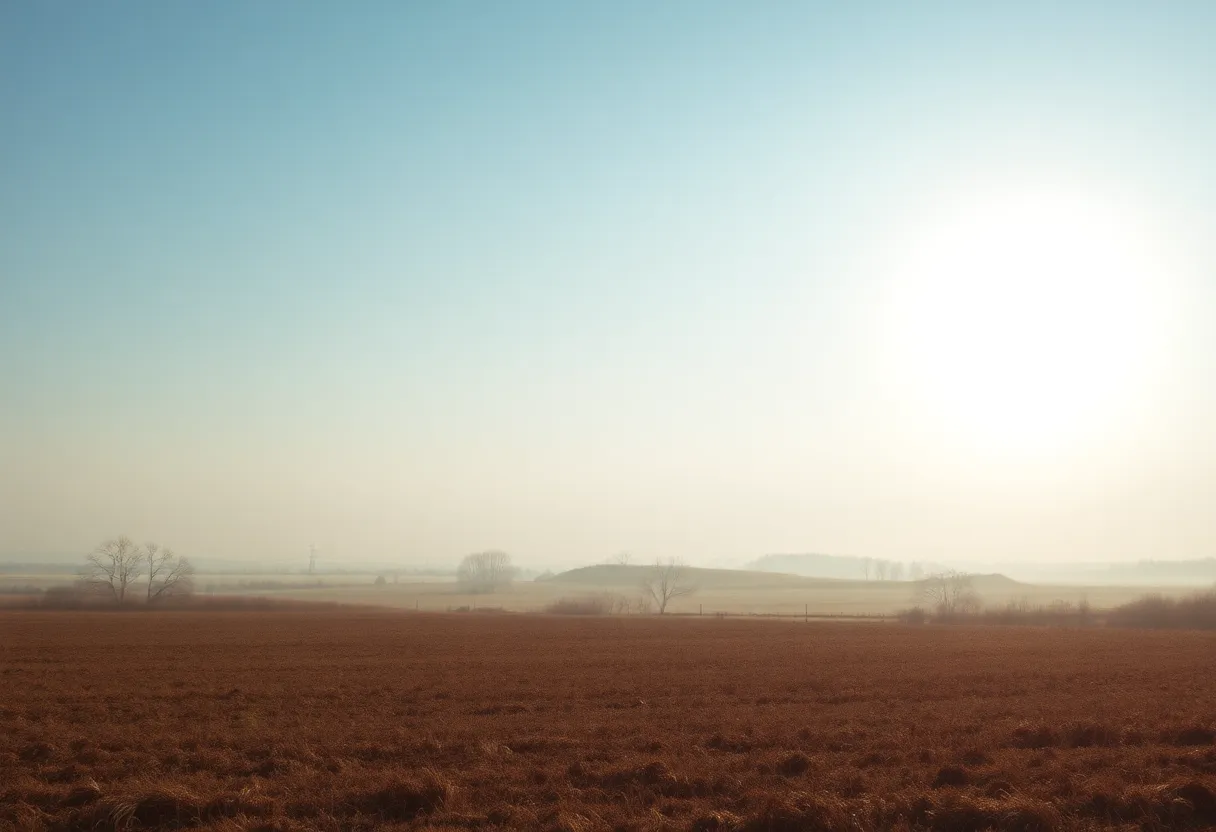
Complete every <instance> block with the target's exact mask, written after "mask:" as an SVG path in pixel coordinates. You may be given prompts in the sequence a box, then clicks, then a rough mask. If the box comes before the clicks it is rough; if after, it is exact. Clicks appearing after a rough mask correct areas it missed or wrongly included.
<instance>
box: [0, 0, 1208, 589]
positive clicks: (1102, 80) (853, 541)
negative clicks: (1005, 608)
mask: <svg viewBox="0 0 1216 832" xmlns="http://www.w3.org/2000/svg"><path fill="white" fill-rule="evenodd" d="M373 12H374V13H373ZM1214 27H1216V7H1209V6H1208V5H1205V4H1179V5H1178V6H1176V7H1174V13H1172V14H1168V15H1166V14H1159V13H1156V12H1155V9H1154V8H1153V7H1151V6H1149V5H1143V6H1134V5H1118V6H1113V5H1111V4H1108V3H1097V2H1076V3H1069V4H1066V5H1064V6H1059V7H1057V6H1053V5H1043V6H1032V7H1025V6H1024V4H1000V5H999V7H996V6H989V5H985V4H961V3H960V4H950V3H936V4H920V3H880V4H877V5H876V6H869V7H866V8H863V7H862V6H861V5H860V4H823V3H809V2H808V3H758V4H726V3H700V2H695V3H694V2H684V0H676V1H675V2H665V3H661V4H653V3H635V2H625V3H611V4H607V3H598V4H597V3H577V4H569V3H556V2H523V3H509V4H508V3H503V4H492V3H475V4H472V5H471V6H469V5H460V6H455V5H449V4H416V3H369V4H356V7H354V8H348V7H346V6H342V5H339V4H252V3H232V2H219V3H207V4H164V3H155V2H143V1H142V0H137V2H134V3H130V4H123V5H121V6H120V5H116V4H109V3H77V4H34V3H27V4H8V5H7V6H6V7H5V8H4V9H3V10H0V103H2V106H3V111H4V112H5V115H6V117H5V135H4V139H3V141H2V142H0V181H3V183H4V184H3V187H2V188H0V560H2V561H9V562H18V561H19V562H50V561H62V562H72V561H77V560H79V559H80V557H81V555H82V553H85V552H88V551H90V550H91V549H92V548H93V547H94V546H95V545H96V544H97V543H98V542H99V541H101V540H104V539H107V538H110V537H112V536H114V535H116V534H129V535H131V536H132V537H133V538H135V539H136V540H138V541H141V542H142V541H145V540H149V539H151V540H156V541H161V542H166V543H171V544H172V546H173V547H174V548H175V550H177V551H178V552H182V553H187V554H189V555H190V556H191V557H192V558H194V559H195V560H196V561H197V562H198V563H199V564H200V566H206V565H207V564H208V563H211V564H213V565H215V567H216V568H227V569H233V568H237V567H239V566H241V565H248V566H251V567H252V566H255V565H256V566H257V567H258V568H261V567H262V566H263V565H271V566H275V567H282V566H284V565H290V567H291V568H296V569H302V568H304V567H305V566H306V564H307V561H308V557H309V552H310V547H312V546H315V547H316V549H317V551H318V552H319V553H320V555H319V557H320V562H321V563H322V565H323V567H324V568H325V569H329V570H332V569H340V568H343V567H354V566H357V565H361V564H362V565H366V564H395V565H398V566H401V567H410V568H415V569H422V568H437V569H452V568H454V565H455V564H456V563H457V562H458V561H459V560H460V559H461V557H462V556H464V555H465V554H467V553H469V552H477V551H482V550H485V549H489V548H494V549H502V550H505V551H507V552H510V553H511V554H512V555H513V557H514V559H515V562H516V563H517V564H520V565H523V566H526V567H529V568H532V569H535V570H540V569H545V568H551V569H554V570H557V569H561V568H568V567H574V566H580V565H586V564H589V563H596V562H600V561H602V560H603V559H604V558H605V557H607V556H609V555H611V554H612V553H614V552H619V551H630V552H633V553H635V557H636V558H637V562H651V561H653V560H654V559H655V558H659V557H662V558H668V557H675V558H681V559H683V560H685V561H687V562H689V563H692V564H697V565H704V566H731V567H743V566H746V565H748V564H751V563H753V562H754V561H756V560H757V559H758V558H761V557H763V556H764V555H766V554H775V553H812V552H816V553H832V554H835V555H840V556H850V557H867V558H877V559H886V560H890V561H899V562H901V563H909V564H910V563H911V562H913V561H917V562H924V563H934V564H945V565H949V566H958V567H963V568H968V569H972V570H974V571H982V572H996V571H1000V572H1003V573H1005V574H1008V575H1010V576H1013V577H1024V579H1026V580H1059V581H1065V580H1067V581H1073V582H1077V583H1084V582H1094V583H1100V582H1110V583H1120V582H1124V583H1165V584H1169V583H1179V584H1190V583H1198V582H1202V581H1204V580H1207V581H1208V582H1210V581H1211V580H1212V578H1205V577H1204V575H1205V574H1206V573H1205V572H1204V570H1205V569H1207V568H1208V566H1204V565H1200V566H1193V565H1192V566H1179V567H1174V566H1168V565H1166V566H1161V565H1158V566H1145V565H1143V564H1141V565H1137V564H1138V563H1139V562H1141V561H1147V560H1156V561H1163V562H1165V561H1168V562H1174V561H1184V560H1193V559H1202V558H1210V557H1212V556H1213V555H1216V523H1213V522H1212V519H1211V517H1212V506H1213V501H1214V500H1216V432H1214V431H1213V427H1212V426H1213V425H1216V328H1213V327H1212V326H1211V322H1212V321H1214V320H1216V279H1214V277H1213V275H1214V274H1216V249H1214V247H1213V240H1216V233H1213V231H1214V229H1213V228H1212V218H1213V217H1216V203H1214V200H1216V157H1214V156H1213V154H1212V152H1211V148H1212V147H1216V110H1213V109H1212V108H1210V107H1203V106H1198V105H1197V102H1200V103H1201V102H1205V101H1207V100H1208V99H1209V97H1210V95H1211V89H1212V87H1213V84H1214V83H1216V51H1214V50H1213V49H1212V48H1211V44H1212V33H1213V31H1214ZM829 577H830V576H829Z"/></svg>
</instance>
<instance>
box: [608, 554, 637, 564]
mask: <svg viewBox="0 0 1216 832" xmlns="http://www.w3.org/2000/svg"><path fill="white" fill-rule="evenodd" d="M631 560H633V554H632V553H631V552H617V553H616V554H615V555H612V556H610V557H609V558H608V562H609V563H610V564H613V565H614V566H628V565H629V561H631Z"/></svg>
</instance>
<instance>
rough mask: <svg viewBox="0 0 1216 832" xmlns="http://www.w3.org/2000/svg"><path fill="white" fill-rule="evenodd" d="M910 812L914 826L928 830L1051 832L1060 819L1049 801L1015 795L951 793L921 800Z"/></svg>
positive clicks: (1056, 827) (943, 831) (1057, 827)
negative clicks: (993, 795) (928, 799)
mask: <svg viewBox="0 0 1216 832" xmlns="http://www.w3.org/2000/svg"><path fill="white" fill-rule="evenodd" d="M911 814H912V817H913V819H914V821H915V822H916V824H917V825H918V826H920V827H922V828H924V829H927V830H931V832H975V831H976V830H996V832H1054V830H1057V829H1060V828H1061V822H1062V821H1061V817H1060V813H1059V810H1058V809H1057V808H1056V807H1054V806H1052V805H1051V804H1050V803H1047V802H1045V801H1042V800H1035V799H1033V798H1029V797H1022V796H1016V795H1015V796H1012V797H1008V798H989V797H981V796H974V795H968V794H951V795H947V796H945V797H943V798H941V799H940V800H937V801H924V802H922V803H920V804H919V805H918V806H917V811H915V812H913V813H911Z"/></svg>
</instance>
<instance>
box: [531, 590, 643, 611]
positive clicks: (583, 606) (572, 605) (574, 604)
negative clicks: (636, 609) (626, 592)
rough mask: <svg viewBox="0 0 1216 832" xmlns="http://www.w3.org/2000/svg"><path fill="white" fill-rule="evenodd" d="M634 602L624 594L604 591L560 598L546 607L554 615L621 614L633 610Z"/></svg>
mask: <svg viewBox="0 0 1216 832" xmlns="http://www.w3.org/2000/svg"><path fill="white" fill-rule="evenodd" d="M632 608H633V604H631V603H630V601H629V599H628V598H626V597H625V596H623V595H615V594H613V593H611V592H603V593H600V594H599V595H581V596H578V597H575V598H559V599H558V600H556V601H554V602H553V603H551V604H549V605H548V606H547V607H545V612H547V613H550V614H552V615H620V614H622V613H627V612H631V611H632Z"/></svg>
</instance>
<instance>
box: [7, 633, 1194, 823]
mask: <svg viewBox="0 0 1216 832" xmlns="http://www.w3.org/2000/svg"><path fill="white" fill-rule="evenodd" d="M0 634H3V638H2V639H0V659H2V663H0V725H2V726H3V728H4V730H2V731H0V829H6V830H31V831H32V832H39V830H42V831H43V832H51V830H137V829H138V830H146V829H197V830H216V831H217V832H218V831H221V830H222V831H223V832H236V830H250V831H251V832H252V830H264V831H265V832H270V831H271V830H276V831H277V832H296V831H297V830H298V832H303V830H333V831H334V832H337V830H373V829H430V830H456V829H463V830H467V829H503V830H507V829H511V830H515V829H518V830H533V829H537V830H554V832H556V830H586V831H587V832H591V831H592V830H621V832H651V831H653V832H658V830H679V831H680V832H692V831H694V830H695V831H697V832H702V831H704V832H710V830H728V831H729V832H762V831H763V832H771V831H773V830H776V831H777V832H782V831H783V830H851V831H852V832H867V831H868V830H887V829H900V830H940V832H964V830H1011V831H1012V830H1023V831H1026V830H1047V831H1048V832H1050V831H1051V830H1067V829H1080V830H1098V829H1109V828H1116V829H1126V830H1133V829H1135V830H1168V829H1205V828H1212V827H1214V826H1216V691H1214V690H1213V686H1212V685H1211V684H1210V680H1211V678H1212V671H1213V670H1214V669H1216V635H1214V634H1210V633H1200V632H1174V633H1165V632H1156V631H1152V630H1143V631H1129V630H1114V629H1107V628H1087V629H1024V630H1016V629H1015V630H1010V629H1001V628H983V627H966V626H958V627H944V628H918V627H905V626H899V625H866V624H813V623H812V624H794V623H783V622H759V621H745V620H744V621H740V620H718V619H700V620H697V619H658V618H653V617H614V618H598V617H586V618H580V617H569V618H561V617H554V616H503V617H498V616H493V617H480V616H454V615H453V616H446V615H427V614H419V615H406V614H387V613H377V612H359V611H353V610H335V611H332V612H331V613H330V614H327V615H315V614H302V613H296V612H284V611H280V612H273V613H270V612H268V613H250V612H220V611H216V612H212V613H211V614H208V615H205V616H202V615H199V614H197V613H196V612H185V611H161V612H148V613H141V614H113V613H101V612H80V613H64V612H58V613H54V614H51V613H40V612H28V611H27V612H20V613H17V612H8V613H0Z"/></svg>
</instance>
